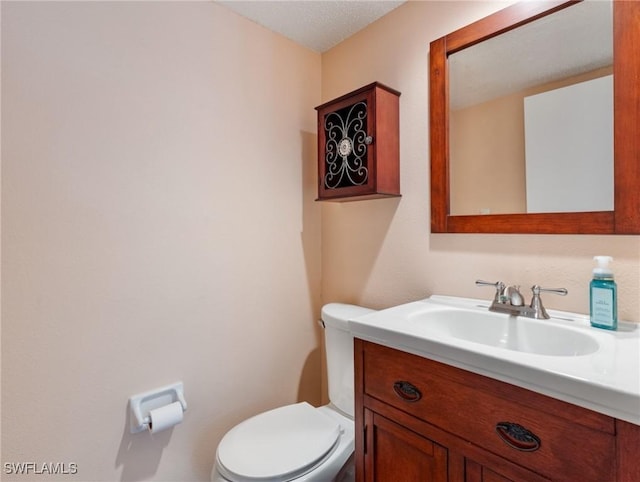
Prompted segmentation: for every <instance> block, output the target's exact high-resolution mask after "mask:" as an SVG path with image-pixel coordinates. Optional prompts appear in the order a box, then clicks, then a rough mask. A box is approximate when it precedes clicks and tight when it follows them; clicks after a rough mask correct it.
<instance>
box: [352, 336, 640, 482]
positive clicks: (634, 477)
mask: <svg viewBox="0 0 640 482" xmlns="http://www.w3.org/2000/svg"><path fill="white" fill-rule="evenodd" d="M355 370H356V377H355V381H356V434H357V436H356V467H357V471H356V473H357V474H358V477H357V480H359V481H363V480H387V479H372V478H369V475H370V473H371V471H372V470H374V467H376V463H377V462H375V461H372V460H371V458H372V457H374V455H373V454H374V452H371V449H370V447H371V444H373V445H374V446H375V445H376V442H375V440H374V439H372V438H371V437H372V436H373V435H372V433H371V432H370V430H371V427H372V425H371V424H373V425H374V426H378V425H380V424H379V423H377V422H375V420H377V419H376V418H375V417H384V418H385V419H387V420H388V421H391V422H393V423H395V424H396V425H397V426H394V427H395V428H394V430H395V431H396V432H397V430H399V427H404V428H405V429H407V430H409V431H410V432H411V433H412V434H413V437H415V436H416V434H417V436H419V437H422V439H420V442H419V444H420V446H422V445H421V444H423V443H426V444H430V443H433V444H435V445H437V446H439V447H443V448H445V449H446V450H447V460H448V467H449V469H448V472H449V477H450V478H449V479H447V480H456V481H463V480H466V481H505V480H514V481H515V480H519V481H522V480H527V481H543V480H556V481H567V480H580V481H581V482H589V481H591V482H604V481H607V482H614V481H617V482H634V481H635V482H637V481H638V480H640V468H638V467H640V465H639V464H638V463H637V456H638V450H639V449H640V427H638V426H636V425H633V424H629V423H626V422H621V421H618V420H615V419H614V418H612V417H609V416H606V415H603V414H600V413H597V412H593V411H591V410H587V409H585V408H582V407H577V406H575V405H572V404H568V403H565V402H562V401H560V400H556V399H553V398H550V397H547V396H544V395H541V394H538V393H534V392H531V391H529V390H525V389H522V388H519V387H515V386H513V385H510V384H507V383H503V382H500V381H497V380H493V379H491V378H488V377H484V376H480V375H475V374H472V373H470V372H467V371H465V370H460V369H458V368H455V367H451V366H449V365H445V364H442V363H439V362H435V361H433V360H429V359H426V358H423V357H419V356H416V355H412V354H409V353H405V352H401V351H398V350H394V349H391V348H387V347H383V346H381V345H377V344H374V343H370V342H365V341H362V340H358V339H356V341H355ZM398 380H403V381H408V382H409V383H411V384H412V385H414V386H415V387H416V388H417V389H418V390H419V391H420V392H421V394H422V397H421V398H420V399H419V400H417V401H413V402H408V401H406V400H404V399H403V398H402V397H399V396H398V395H397V394H396V392H395V390H394V388H393V385H394V383H395V382H396V381H398ZM372 412H373V413H372ZM500 422H512V423H516V424H518V425H521V426H523V427H525V428H526V429H528V430H530V431H531V432H532V433H534V434H535V435H536V436H537V437H538V438H539V439H540V447H539V449H538V450H536V451H533V452H527V451H521V450H517V449H515V448H513V447H511V446H509V445H508V444H506V443H505V442H504V441H503V440H502V439H501V438H500V436H499V435H498V434H497V432H496V425H497V424H498V423H500ZM365 426H366V427H368V428H367V430H369V431H368V432H367V436H366V437H367V441H365V436H364V430H365V429H364V427H365ZM359 432H361V433H359ZM387 432H388V431H387ZM394 433H395V432H394ZM423 439H424V440H426V442H425V441H424V440H423ZM385 440H386V442H385V444H386V445H385V446H389V445H390V444H391V445H393V444H392V443H391V442H389V440H390V439H389V438H388V437H387V438H386V439H385ZM403 440H404V442H403V444H404V443H409V442H410V441H411V440H413V438H411V437H409V438H406V437H405V438H403ZM365 445H368V452H367V462H366V465H365V454H364V447H365ZM385 450H391V448H388V449H385ZM403 450H404V449H403ZM385 460H386V462H385V463H384V465H385V468H384V471H385V473H388V472H386V471H388V470H391V469H390V468H389V467H387V465H388V464H390V463H392V462H389V460H388V459H385ZM585 461H588V463H585ZM367 467H368V469H367ZM425 480H430V479H425ZM434 480H436V479H434Z"/></svg>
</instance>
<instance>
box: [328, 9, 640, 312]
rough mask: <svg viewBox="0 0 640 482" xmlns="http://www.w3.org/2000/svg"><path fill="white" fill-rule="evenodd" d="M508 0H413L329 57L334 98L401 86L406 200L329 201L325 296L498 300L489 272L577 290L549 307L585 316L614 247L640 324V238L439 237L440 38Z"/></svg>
mask: <svg viewBox="0 0 640 482" xmlns="http://www.w3.org/2000/svg"><path fill="white" fill-rule="evenodd" d="M507 3H508V2H507ZM505 5H506V3H501V2H495V3H490V2H484V1H482V2H477V1H469V2H464V1H458V2H449V1H443V2H420V1H411V2H409V3H407V4H405V5H403V6H401V7H400V8H398V9H396V10H394V11H393V12H391V13H390V14H389V15H387V16H385V17H384V18H382V19H381V20H380V21H378V22H376V23H375V24H373V25H371V26H369V27H368V28H367V29H366V30H364V31H362V32H360V33H358V34H356V35H355V36H353V37H351V38H349V39H347V40H346V41H345V42H342V43H341V44H340V45H338V46H337V47H335V48H334V49H332V50H331V51H329V52H328V53H326V54H325V55H323V57H322V96H323V101H326V100H329V99H331V98H333V97H334V96H336V95H338V94H341V93H344V92H348V91H349V90H351V89H353V88H355V87H358V86H360V85H364V84H366V83H368V82H372V81H374V80H378V81H380V82H382V83H385V84H388V85H389V86H390V87H393V88H395V89H398V90H399V91H400V92H402V95H401V97H400V166H401V167H400V169H401V178H400V181H401V191H402V198H400V199H391V200H388V199H383V200H376V201H362V202H355V203H346V204H342V205H339V204H331V205H330V204H327V205H323V210H322V270H323V276H322V296H323V301H325V302H326V301H349V302H355V303H361V304H364V305H368V306H371V307H376V308H377V307H387V306H390V305H394V304H398V303H402V302H406V301H411V300H415V299H419V298H424V297H426V296H428V295H431V294H434V293H438V294H449V295H458V296H468V297H474V298H484V299H490V298H491V297H492V295H493V293H492V292H491V289H489V288H477V287H476V286H475V285H474V282H475V280H477V279H486V280H493V281H497V280H502V281H504V282H506V283H513V284H520V285H522V286H523V287H524V289H525V290H526V291H528V287H529V286H531V285H533V284H540V285H542V286H543V287H566V288H567V289H568V290H569V295H568V296H566V297H564V298H563V297H556V296H553V295H547V296H545V297H544V300H545V303H546V305H547V307H550V308H556V309H567V310H571V311H577V312H580V313H586V312H588V283H589V279H590V277H591V269H592V266H593V262H592V257H593V256H594V255H596V254H600V253H607V254H610V255H612V256H613V257H614V258H615V261H614V265H615V268H614V269H615V272H616V276H617V282H618V286H619V294H618V306H619V314H620V317H621V318H626V319H631V320H636V321H637V320H640V298H639V297H638V293H640V239H639V237H638V236H542V235H540V236H525V235H463V234H457V235H448V234H431V233H430V230H429V209H430V208H429V154H428V151H429V134H428V132H429V130H428V128H429V126H428V112H429V111H428V108H429V107H428V106H429V100H428V61H429V42H431V41H432V40H434V39H436V38H439V37H441V36H442V35H445V34H447V33H448V32H451V31H453V30H455V29H457V28H459V27H462V26H464V25H466V24H468V23H470V22H472V21H474V20H477V19H479V18H481V17H483V16H485V15H487V14H490V13H492V12H493V11H495V10H498V9H500V8H502V7H504V6H505ZM528 297H529V294H528V293H527V298H528Z"/></svg>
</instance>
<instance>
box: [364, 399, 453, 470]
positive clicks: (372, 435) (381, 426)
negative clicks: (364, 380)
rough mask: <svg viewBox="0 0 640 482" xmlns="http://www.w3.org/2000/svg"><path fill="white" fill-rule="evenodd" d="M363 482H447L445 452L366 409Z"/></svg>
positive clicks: (441, 448)
mask: <svg viewBox="0 0 640 482" xmlns="http://www.w3.org/2000/svg"><path fill="white" fill-rule="evenodd" d="M365 419H366V440H365V445H366V448H365V477H364V480H365V481H366V482H446V480H447V449H445V448H444V447H441V446H440V445H438V444H436V443H435V442H433V441H431V440H429V439H427V438H424V437H421V436H420V435H418V434H416V433H415V432H412V431H411V430H408V429H406V428H404V427H402V426H401V425H398V424H397V423H395V422H392V421H391V420H389V419H387V418H385V417H382V416H381V415H379V414H377V413H375V412H372V411H370V410H367V409H365Z"/></svg>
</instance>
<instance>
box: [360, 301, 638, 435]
mask: <svg viewBox="0 0 640 482" xmlns="http://www.w3.org/2000/svg"><path fill="white" fill-rule="evenodd" d="M489 304H490V302H489V301H488V300H473V299H467V298H455V297H450V296H432V297H430V298H427V299H425V300H420V301H414V302H411V303H406V304H403V305H398V306H393V307H391V308H387V309H385V310H380V311H375V312H372V313H371V314H367V315H364V316H360V317H357V318H354V319H352V320H349V327H350V329H351V332H352V333H353V335H354V337H356V338H361V339H363V340H368V341H372V342H374V343H378V344H381V345H385V346H389V347H391V348H396V349H399V350H402V351H406V352H409V353H414V354H416V355H419V356H423V357H425V358H429V359H431V360H435V361H439V362H441V363H446V364H448V365H452V366H455V367H458V368H462V369H464V370H468V371H470V372H473V373H478V374H480V375H485V376H488V377H491V378H495V379H497V380H501V381H505V382H507V383H511V384H513V385H517V386H520V387H523V388H528V389H530V390H534V391H536V392H538V393H543V394H545V395H549V396H551V397H555V398H558V399H560V400H564V401H566V402H569V403H573V404H576V405H579V406H582V407H585V408H589V409H591V410H595V411H597V412H600V413H604V414H607V415H611V416H614V417H617V418H620V419H622V420H626V421H628V422H631V423H635V424H636V425H640V363H639V361H640V324H637V323H627V322H622V321H621V322H619V323H618V331H608V330H601V329H598V328H593V327H591V326H590V324H589V318H588V316H586V315H581V314H576V313H567V312H561V311H555V310H547V311H548V313H549V315H551V319H550V320H535V319H529V318H524V317H514V316H509V315H508V314H504V313H494V312H490V311H489V309H488V308H489Z"/></svg>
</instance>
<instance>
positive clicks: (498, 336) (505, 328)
mask: <svg viewBox="0 0 640 482" xmlns="http://www.w3.org/2000/svg"><path fill="white" fill-rule="evenodd" d="M408 321H409V323H413V324H415V325H416V329H418V330H424V333H425V335H429V334H432V335H439V336H440V337H443V336H444V337H453V338H458V339H460V340H466V341H470V342H472V343H481V344H483V345H487V346H492V347H496V348H504V349H507V350H514V351H520V352H524V353H535V354H538V355H547V356H580V355H588V354H590V353H594V352H595V351H597V350H598V347H599V345H598V342H597V341H596V340H595V339H594V338H593V337H592V336H589V335H588V334H585V333H583V332H580V331H577V330H571V329H568V328H565V327H562V326H558V325H554V324H552V323H549V322H541V321H538V320H529V319H527V318H521V317H518V318H516V317H513V316H508V315H504V314H497V313H491V312H486V313H483V312H478V311H466V310H461V309H453V308H442V309H435V310H428V311H422V312H417V313H412V314H410V315H409V317H408Z"/></svg>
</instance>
